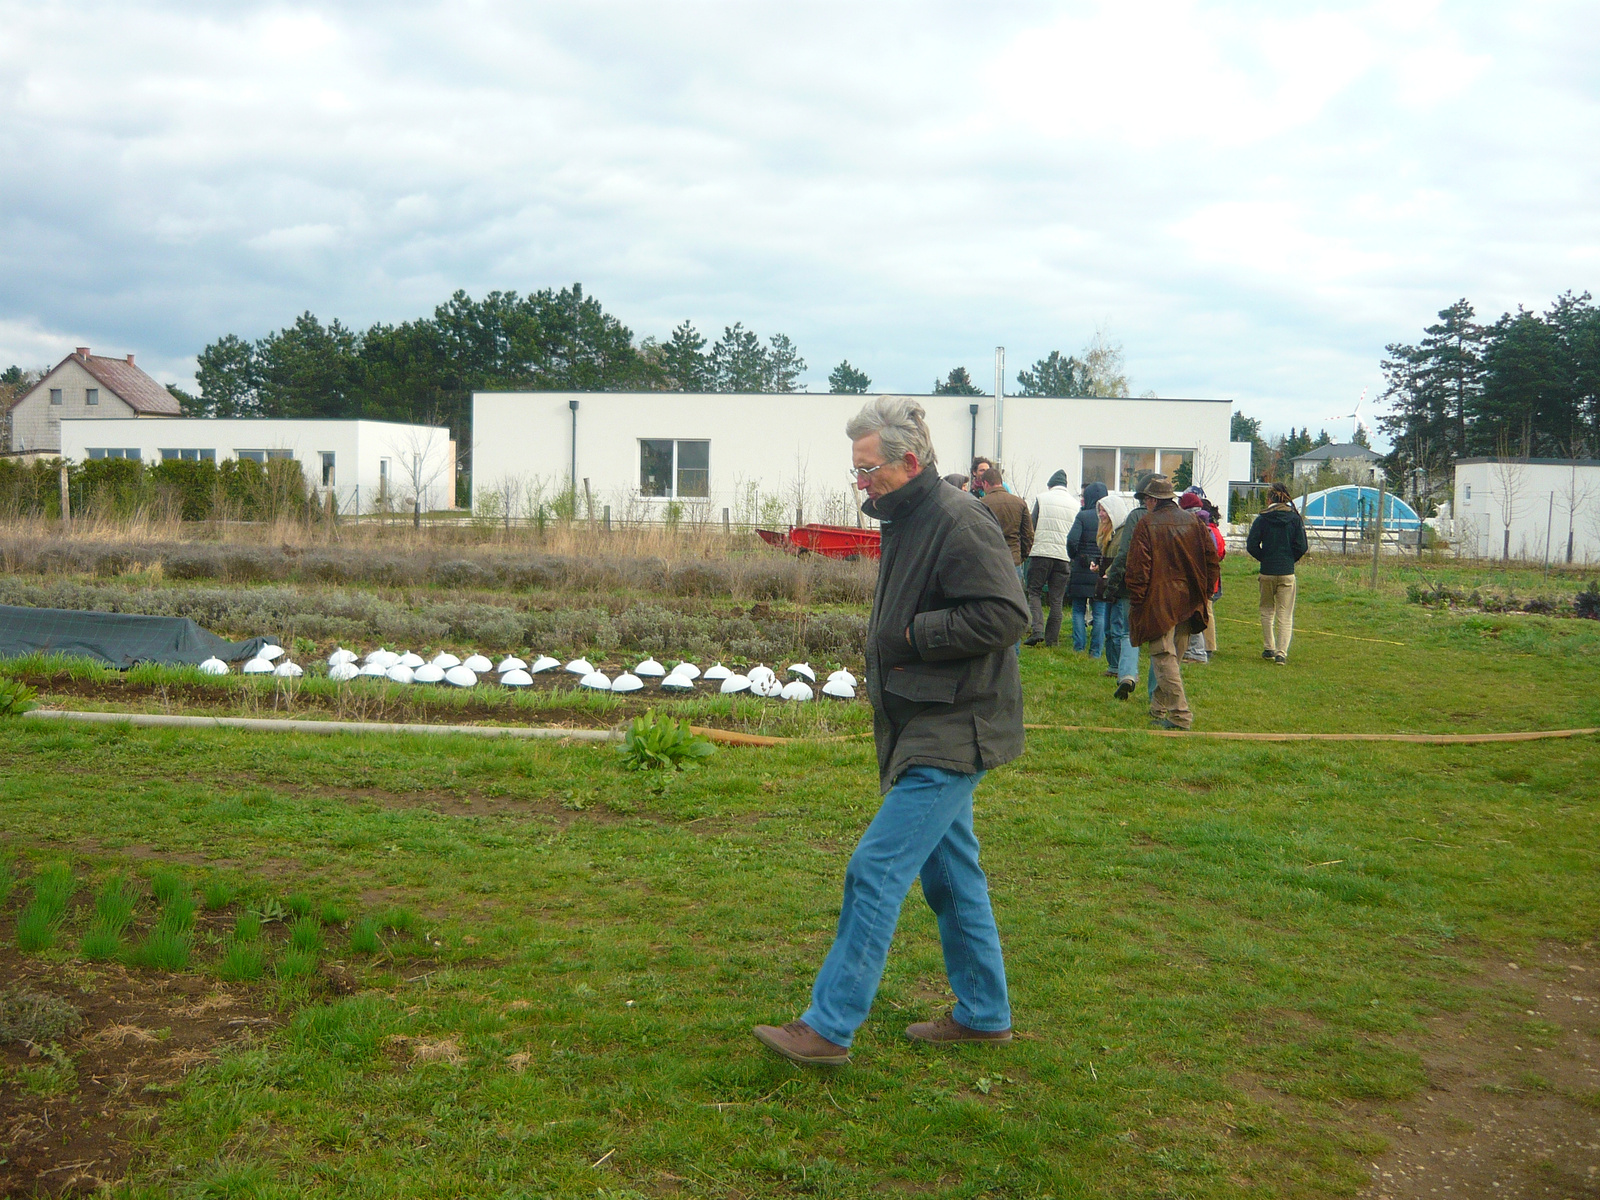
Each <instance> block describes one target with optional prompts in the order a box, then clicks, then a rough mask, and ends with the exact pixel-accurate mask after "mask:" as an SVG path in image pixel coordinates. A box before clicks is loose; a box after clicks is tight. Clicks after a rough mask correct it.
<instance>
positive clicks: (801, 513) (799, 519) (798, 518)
mask: <svg viewBox="0 0 1600 1200" xmlns="http://www.w3.org/2000/svg"><path fill="white" fill-rule="evenodd" d="M794 523H795V524H796V525H804V524H805V523H806V512H805V509H804V508H802V507H801V506H800V505H798V504H796V505H795V506H794Z"/></svg>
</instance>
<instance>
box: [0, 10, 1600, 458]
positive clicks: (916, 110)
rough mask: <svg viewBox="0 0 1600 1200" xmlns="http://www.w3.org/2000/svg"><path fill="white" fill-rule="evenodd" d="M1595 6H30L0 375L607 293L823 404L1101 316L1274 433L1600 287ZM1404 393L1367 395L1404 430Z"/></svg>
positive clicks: (11, 41) (15, 43) (1182, 377)
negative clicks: (742, 352)
mask: <svg viewBox="0 0 1600 1200" xmlns="http://www.w3.org/2000/svg"><path fill="white" fill-rule="evenodd" d="M1596 146H1600V19H1597V15H1596V9H1595V6H1594V4H1593V2H1592V0H1581V2H1573V3H1562V2H1544V0H1520V2H1519V3H1516V4H1504V3H1473V4H1452V3H1413V2H1409V0H1381V2H1379V3H1372V4H1326V5H1318V4H1303V5H1296V4H1292V3H1291V4H1285V3H1282V2H1281V0H1278V2H1274V3H1261V4H1245V3H1233V4H1198V3H1181V2H1173V3H1147V4H1139V3H1133V4H1130V3H1108V4H1104V5H1095V4H1089V3H1083V4H1035V3H1026V2H1013V3H1010V4H1006V5H994V4H978V3H964V4H957V3H943V4H941V3H919V4H891V3H878V4H874V3H862V2H860V0H857V2H855V3H826V4H819V3H804V2H797V0H785V2H784V3H755V2H726V3H676V2H673V0H654V2H652V3H639V4H621V3H618V4H606V3H595V2H592V0H583V2H581V3H580V2H576V0H574V2H572V3H566V4H538V3H515V4H514V3H502V4H494V3H483V2H476V3H475V2H472V0H456V2H454V3H451V4H448V5H445V4H440V5H424V4H408V3H403V2H397V0H385V2H384V3H371V4H360V3H350V4H334V3H324V4H319V5H314V6H306V5H289V4H252V3H247V2H236V3H233V4H229V5H225V6H224V5H216V4H184V3H169V4H160V3H147V2H142V0H119V2H118V3H115V4H111V3H107V4H89V3H72V2H68V0H61V2H56V3H44V4H41V3H38V0H29V2H28V3H13V2H11V0H0V162H3V163H4V168H3V170H0V364H5V363H10V362H16V363H20V364H22V365H25V366H35V365H43V364H46V363H52V362H54V361H55V360H57V359H59V358H60V357H61V356H62V355H63V354H64V353H66V352H67V351H68V350H70V348H71V347H72V346H74V345H83V344H87V345H90V346H92V347H94V348H95V350H96V351H97V352H105V353H112V354H121V353H126V352H128V351H137V352H138V354H139V359H140V362H141V363H142V364H143V365H145V366H147V367H148V368H149V369H151V370H152V371H153V372H154V373H156V374H157V375H158V377H160V378H161V379H162V380H163V381H167V382H177V383H180V384H182V383H186V382H187V381H188V380H189V379H190V378H191V376H192V371H193V365H194V355H195V354H196V353H197V352H198V351H199V350H200V348H201V347H202V346H204V345H205V344H206V343H207V342H209V341H211V340H212V339H214V338H215V337H217V336H218V335H220V334H222V333H225V332H234V333H238V334H240V335H243V336H248V337H258V336H260V335H262V334H264V333H266V332H268V331H269V330H271V329H275V328H278V327H280V326H282V325H285V324H287V323H288V322H289V321H291V320H292V319H293V317H294V316H295V314H297V313H299V312H301V311H303V310H306V309H310V310H311V311H313V312H315V313H316V314H318V315H319V316H320V317H322V318H323V319H325V320H326V319H329V318H332V317H335V316H337V317H339V318H340V319H342V320H343V321H345V322H346V323H347V324H352V325H355V326H358V327H364V326H366V325H367V324H370V323H371V322H373V321H378V320H384V321H399V320H404V319H406V318H409V317H413V316H417V315H421V314H423V313H426V312H428V311H430V310H431V309H432V308H433V306H434V305H435V304H437V303H438V302H439V301H440V300H442V299H444V298H445V297H446V296H448V295H449V293H450V292H451V291H453V290H454V289H456V288H464V289H466V290H467V291H468V292H470V293H472V294H473V295H479V294H481V293H482V292H484V291H487V290H489V289H492V288H502V289H515V290H518V291H530V290H534V289H537V288H540V287H546V286H559V285H562V284H567V283H571V282H573V281H581V282H582V283H583V284H584V286H585V287H586V288H587V289H588V290H589V291H590V292H591V293H593V294H594V295H596V296H597V297H598V298H599V299H600V300H601V301H602V302H603V303H604V304H605V305H606V307H607V308H608V309H609V310H611V311H612V312H614V313H616V314H617V315H618V316H619V317H621V319H622V320H623V321H624V322H625V323H627V324H628V325H629V327H630V328H632V330H633V331H634V334H635V336H637V337H643V336H644V335H647V334H655V335H657V336H665V335H666V334H667V333H668V332H669V331H670V329H671V328H672V326H673V325H674V324H676V323H677V322H679V321H681V320H683V319H684V318H686V317H687V318H690V319H692V320H693V321H694V322H695V324H696V325H698V326H699V327H700V329H701V330H702V331H708V332H712V333H715V332H716V331H719V330H720V329H721V328H722V326H723V325H724V324H727V323H729V322H732V321H736V320H742V321H743V322H745V324H746V325H747V326H749V327H752V328H754V329H756V330H758V331H760V332H761V333H763V334H769V333H772V332H777V331H782V332H785V333H787V334H789V335H790V336H791V337H792V338H794V340H795V341H796V342H797V343H798V344H799V347H800V350H801V352H802V353H803V354H804V356H805V358H806V359H807V361H808V362H809V364H810V368H809V370H808V371H807V373H806V377H807V379H808V381H809V382H810V384H811V387H812V388H813V390H826V387H827V384H826V376H827V373H828V371H829V369H831V368H832V366H833V365H834V364H836V363H837V362H838V361H839V360H840V359H841V358H848V359H849V360H850V361H851V362H852V363H854V364H856V365H857V366H859V367H861V368H863V369H864V370H866V371H867V373H868V374H869V375H871V377H872V379H873V382H874V387H875V388H878V389H881V390H906V391H927V390H928V389H929V388H930V386H931V383H932V381H933V379H934V377H935V376H936V375H942V374H943V373H944V372H946V371H947V370H948V369H949V368H950V367H952V366H956V365H965V366H967V367H968V368H969V369H970V370H971V372H972V374H973V376H974V377H975V378H976V379H978V380H979V381H980V383H982V384H983V385H984V386H986V387H987V386H989V385H990V384H991V383H992V380H993V354H994V347H995V346H997V345H1004V346H1005V347H1006V348H1007V357H1008V379H1013V380H1014V378H1015V373H1016V370H1017V369H1018V368H1019V367H1021V366H1024V365H1027V364H1028V363H1031V362H1032V361H1033V360H1034V359H1036V358H1039V357H1041V356H1042V355H1044V354H1046V353H1048V352H1049V351H1050V350H1052V349H1060V350H1063V351H1066V352H1072V351H1076V350H1078V349H1079V348H1081V347H1082V346H1083V344H1084V343H1085V342H1086V341H1087V340H1088V338H1089V337H1090V336H1091V335H1092V334H1093V332H1094V330H1095V328H1096V327H1097V326H1098V327H1102V328H1104V329H1106V330H1107V331H1108V332H1109V334H1110V335H1111V336H1112V337H1113V338H1115V339H1116V340H1118V341H1120V342H1121V343H1122V344H1123V346H1124V348H1125V351H1126V356H1127V366H1128V371H1129V374H1130V376H1131V378H1132V382H1133V386H1134V389H1135V390H1136V391H1140V392H1142V391H1146V390H1151V391H1154V392H1156V393H1158V394H1161V395H1199V396H1226V397H1231V398H1234V399H1236V400H1237V402H1238V404H1239V406H1240V407H1242V408H1243V409H1244V410H1245V411H1246V412H1247V413H1250V414H1252V415H1255V416H1259V417H1262V418H1263V420H1264V423H1265V425H1266V426H1267V428H1268V429H1269V430H1279V429H1282V428H1284V427H1286V426H1287V425H1288V424H1290V423H1291V422H1293V423H1306V422H1309V423H1310V424H1312V425H1313V427H1315V426H1317V425H1318V424H1328V425H1330V432H1334V433H1336V434H1340V435H1341V436H1342V434H1343V433H1347V432H1348V425H1347V424H1346V425H1345V426H1344V427H1343V428H1342V429H1341V428H1340V427H1339V426H1335V425H1333V424H1332V423H1330V422H1327V421H1326V420H1325V418H1327V417H1329V416H1331V415H1332V414H1334V413H1340V412H1347V411H1349V409H1350V407H1351V406H1352V404H1353V403H1354V401H1355V398H1356V396H1357V395H1358V394H1359V393H1360V392H1361V390H1362V389H1363V388H1368V389H1371V390H1372V391H1373V393H1374V394H1376V392H1378V391H1380V390H1381V376H1380V374H1379V371H1378V359H1379V357H1380V355H1381V353H1382V349H1383V346H1384V344H1385V343H1386V342H1390V341H1395V340H1414V339H1415V338H1416V337H1417V336H1418V335H1419V333H1420V331H1421V329H1422V327H1423V325H1425V324H1426V323H1428V321H1429V320H1431V319H1432V317H1433V315H1434V314H1435V313H1436V312H1437V310H1438V309H1440V308H1442V307H1444V306H1445V305H1446V304H1448V303H1450V302H1451V301H1453V300H1454V299H1456V298H1457V297H1458V296H1466V297H1468V298H1469V299H1471V300H1472V301H1473V303H1474V304H1476V305H1477V306H1478V310H1479V313H1480V315H1482V314H1490V315H1496V314H1498V313H1499V312H1501V311H1503V310H1505V309H1508V308H1514V307H1515V306H1517V305H1518V304H1523V305H1527V306H1529V307H1536V308H1543V307H1545V306H1546V305H1547V304H1548V303H1549V301H1550V300H1551V299H1552V298H1553V297H1554V296H1555V295H1557V294H1558V293H1560V292H1561V291H1564V290H1566V289H1569V288H1571V289H1574V290H1582V289H1585V288H1587V289H1590V290H1595V291H1600V154H1597V153H1596ZM1369 405H1370V402H1369Z"/></svg>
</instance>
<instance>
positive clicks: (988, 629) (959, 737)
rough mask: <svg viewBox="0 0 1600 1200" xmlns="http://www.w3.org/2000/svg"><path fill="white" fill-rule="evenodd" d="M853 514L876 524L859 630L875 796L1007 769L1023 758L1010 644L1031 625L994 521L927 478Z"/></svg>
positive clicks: (976, 504) (1018, 680)
mask: <svg viewBox="0 0 1600 1200" xmlns="http://www.w3.org/2000/svg"><path fill="white" fill-rule="evenodd" d="M862 511H863V512H865V513H866V514H867V515H868V516H869V517H872V518H873V519H875V520H878V521H882V522H884V525H883V557H882V559H881V560H880V561H879V564H878V587H877V592H876V594H875V595H874V596H873V598H872V616H871V618H870V620H869V621H868V623H867V696H868V698H869V699H870V700H871V701H872V709H873V723H872V733H873V738H874V739H875V740H876V742H877V746H878V775H879V783H880V785H881V786H882V789H883V790H884V791H888V790H889V788H890V787H891V786H892V785H893V784H894V781H895V780H896V779H897V778H898V777H899V776H900V775H901V774H902V773H903V772H904V771H905V770H906V768H908V767H913V766H919V765H920V766H932V767H942V768H944V769H945V770H947V771H960V772H963V773H967V774H970V773H972V772H974V771H978V770H988V769H989V768H991V767H998V766H999V765H1000V764H1001V763H1006V762H1010V761H1011V760H1012V759H1013V758H1016V757H1017V755H1019V754H1021V753H1022V677H1021V674H1020V673H1019V671H1018V668H1017V654H1016V644H1017V639H1019V638H1020V637H1022V635H1023V634H1024V633H1026V632H1027V631H1028V629H1029V627H1030V624H1031V618H1030V617H1029V615H1028V604H1027V600H1026V599H1025V598H1024V596H1023V594H1022V584H1021V583H1020V582H1019V581H1018V579H1017V569H1016V566H1015V564H1014V563H1013V562H1012V560H1011V551H1010V550H1009V549H1008V548H1007V547H1006V539H1005V535H1004V534H1003V533H1001V531H1000V523H999V521H997V520H996V519H995V517H994V514H993V513H991V512H990V511H989V510H988V509H987V508H985V507H984V506H983V504H982V503H981V502H980V501H978V500H976V499H974V498H973V497H972V496H971V495H970V494H968V493H966V492H963V491H960V490H958V489H956V488H953V487H951V486H950V485H949V484H947V483H945V482H944V481H943V480H942V479H940V478H939V477H938V476H937V475H936V474H934V473H933V472H932V471H931V470H929V471H923V472H922V473H921V474H920V475H918V476H917V477H916V478H915V479H913V480H911V482H910V483H907V484H906V485H905V486H904V487H902V488H900V489H899V490H897V491H894V492H890V493H889V494H888V495H887V496H885V497H883V498H882V500H869V501H867V503H866V504H865V505H863V506H862ZM908 633H909V635H910V636H909V638H908V636H907V634H908Z"/></svg>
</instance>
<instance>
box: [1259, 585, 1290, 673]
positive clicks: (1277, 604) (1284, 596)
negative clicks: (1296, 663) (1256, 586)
mask: <svg viewBox="0 0 1600 1200" xmlns="http://www.w3.org/2000/svg"><path fill="white" fill-rule="evenodd" d="M1293 636H1294V576H1293V575H1263V576H1262V577H1261V648H1262V649H1263V650H1271V651H1272V652H1273V653H1274V654H1285V655H1286V654H1288V653H1289V639H1290V638H1292V637H1293Z"/></svg>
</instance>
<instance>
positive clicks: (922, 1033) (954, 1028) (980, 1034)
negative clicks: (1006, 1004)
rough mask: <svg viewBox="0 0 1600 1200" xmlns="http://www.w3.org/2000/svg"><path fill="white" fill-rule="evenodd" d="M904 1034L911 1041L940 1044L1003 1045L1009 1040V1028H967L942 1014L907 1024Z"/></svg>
mask: <svg viewBox="0 0 1600 1200" xmlns="http://www.w3.org/2000/svg"><path fill="white" fill-rule="evenodd" d="M906 1036H907V1037H908V1038H910V1039H911V1040H912V1041H913V1042H932V1043H934V1044H935V1045H940V1046H942V1045H944V1044H945V1043H947V1042H989V1043H992V1044H994V1045H1003V1044H1004V1043H1006V1042H1009V1041H1010V1040H1011V1030H1009V1029H995V1030H986V1029H968V1028H967V1027H966V1026H965V1025H963V1024H962V1023H961V1022H960V1021H958V1020H956V1019H955V1018H954V1017H951V1016H944V1017H940V1018H938V1019H937V1020H934V1021H918V1022H917V1023H916V1024H915V1025H907V1026H906Z"/></svg>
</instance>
